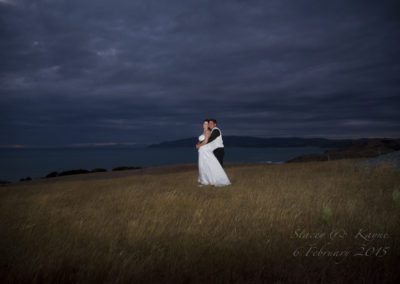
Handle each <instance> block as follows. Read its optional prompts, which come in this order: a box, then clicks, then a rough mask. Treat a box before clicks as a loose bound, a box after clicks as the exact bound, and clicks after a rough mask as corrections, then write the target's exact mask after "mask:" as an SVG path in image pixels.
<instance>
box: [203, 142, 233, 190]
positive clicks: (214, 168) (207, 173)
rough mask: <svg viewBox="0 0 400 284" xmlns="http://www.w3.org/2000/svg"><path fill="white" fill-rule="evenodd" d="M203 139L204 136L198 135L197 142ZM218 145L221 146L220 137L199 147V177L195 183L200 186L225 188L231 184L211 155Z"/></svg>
mask: <svg viewBox="0 0 400 284" xmlns="http://www.w3.org/2000/svg"><path fill="white" fill-rule="evenodd" d="M204 138H205V137H204V134H202V135H200V136H199V141H200V142H201V141H203V140H204ZM220 145H222V137H221V135H219V136H218V137H217V138H215V140H213V141H211V142H210V143H208V144H205V145H203V146H201V147H200V148H199V150H198V152H199V177H198V180H197V181H198V182H199V183H200V184H202V185H214V186H226V185H230V184H231V182H230V180H229V178H228V176H227V175H226V173H225V171H224V169H223V167H222V166H221V164H220V163H219V161H218V159H217V158H216V157H215V155H214V153H213V151H214V150H215V149H216V148H218V147H220Z"/></svg>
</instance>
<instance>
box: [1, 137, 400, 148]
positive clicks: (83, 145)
mask: <svg viewBox="0 0 400 284" xmlns="http://www.w3.org/2000/svg"><path fill="white" fill-rule="evenodd" d="M225 137H243V138H258V139H282V138H287V139H326V140H333V141H341V140H364V139H400V137H391V136H369V137H357V138H354V137H341V138H327V137H323V136H307V137H301V136H272V137H260V136H250V135H225ZM191 138H196V136H192V137H186V138H178V139H173V140H163V141H161V142H153V143H136V142H93V143H72V144H66V145H47V146H46V145H40V146H38V145H23V144H12V145H0V149H77V148H115V147H119V148H121V147H123V146H124V147H126V148H146V147H148V146H150V145H157V144H160V143H165V142H172V141H180V140H185V139H191Z"/></svg>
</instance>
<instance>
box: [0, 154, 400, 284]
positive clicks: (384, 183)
mask: <svg viewBox="0 0 400 284" xmlns="http://www.w3.org/2000/svg"><path fill="white" fill-rule="evenodd" d="M354 161H355V160H335V161H328V162H308V163H290V164H278V165H277V164H275V165H271V164H269V165H268V164H266V165H242V166H227V167H226V171H227V173H228V175H229V177H230V178H231V181H232V183H233V185H232V186H230V187H226V188H214V187H202V188H199V187H197V185H196V179H197V169H196V167H195V166H188V167H182V168H177V169H175V170H173V169H172V170H171V169H169V170H165V171H164V170H162V169H160V170H158V171H151V170H150V171H126V172H125V173H124V175H122V173H118V175H115V176H112V174H113V173H95V174H85V175H82V176H78V175H77V176H69V177H67V176H66V177H57V178H53V179H47V180H42V181H36V182H20V183H18V184H15V185H9V186H4V187H0V202H1V203H0V224H1V228H0V229H1V230H0V243H1V245H0V250H1V251H0V257H1V259H0V267H1V270H0V281H1V282H2V283H8V282H27V283H44V282H47V283H77V282H79V283H89V282H90V283H102V282H108V283H109V282H112V283H155V282H156V283H213V282H218V283H226V282H236V283H243V282H246V283H277V282H279V283H288V282H290V283H293V282H298V283H332V282H340V283H349V282H358V283H394V282H395V280H398V278H397V279H396V277H398V276H397V275H398V264H399V255H400V218H399V217H400V175H399V172H398V171H395V169H394V168H392V167H390V166H389V165H386V166H385V165H382V166H379V167H376V168H363V167H359V166H357V164H356V163H355V162H354ZM359 230H362V231H361V232H362V233H361V234H359ZM335 232H336V233H335ZM367 234H370V235H367ZM372 234H373V235H372ZM365 238H369V241H368V240H365ZM324 254H325V255H324ZM328 254H335V255H336V256H328ZM357 254H362V255H357Z"/></svg>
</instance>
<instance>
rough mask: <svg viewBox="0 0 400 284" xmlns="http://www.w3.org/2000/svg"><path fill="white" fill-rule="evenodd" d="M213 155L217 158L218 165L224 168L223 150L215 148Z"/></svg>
mask: <svg viewBox="0 0 400 284" xmlns="http://www.w3.org/2000/svg"><path fill="white" fill-rule="evenodd" d="M213 153H214V155H215V157H216V158H217V160H218V161H219V163H220V164H221V166H222V167H224V154H225V152H224V148H217V149H215V150H214V152H213Z"/></svg>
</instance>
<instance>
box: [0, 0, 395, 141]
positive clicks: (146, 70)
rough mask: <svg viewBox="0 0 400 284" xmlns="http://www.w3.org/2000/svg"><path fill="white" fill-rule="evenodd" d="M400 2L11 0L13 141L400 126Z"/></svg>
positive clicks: (7, 137)
mask: <svg viewBox="0 0 400 284" xmlns="http://www.w3.org/2000/svg"><path fill="white" fill-rule="evenodd" d="M396 2H397V3H396ZM399 3H400V2H399V1H367V0H362V1H361V0H360V1H350V0H345V1H341V0H340V1H338V0H336V1H303V0H292V1H287V0H276V1H267V0H264V1H253V0H246V1H245V0H241V1H239V0H230V1H223V0H208V1H205V0H182V1H175V0H168V1H161V0H160V1H152V0H143V1H138V0H113V1H111V0H107V1H105V0H76V1H75V0H15V1H14V0H0V37H1V38H0V107H1V114H0V133H1V135H0V145H3V146H4V145H28V146H58V145H60V146H61V145H73V144H91V143H156V142H160V141H164V140H173V139H179V138H186V137H191V136H197V135H199V134H200V133H201V131H202V128H201V125H202V120H203V119H204V118H206V117H213V118H216V119H217V120H218V125H219V127H220V128H221V129H222V133H223V134H224V135H251V136H259V137H284V136H285V137H287V136H297V137H326V138H348V137H349V138H358V137H400V112H399V109H400V44H399V43H400V40H399V39H400V5H399Z"/></svg>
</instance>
